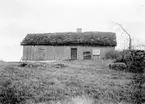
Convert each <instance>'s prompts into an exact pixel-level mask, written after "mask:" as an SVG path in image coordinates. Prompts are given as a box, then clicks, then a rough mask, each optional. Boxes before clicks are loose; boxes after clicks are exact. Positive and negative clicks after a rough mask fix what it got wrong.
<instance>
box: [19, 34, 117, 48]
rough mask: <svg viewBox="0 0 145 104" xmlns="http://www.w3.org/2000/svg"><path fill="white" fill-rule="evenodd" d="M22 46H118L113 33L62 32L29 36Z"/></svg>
mask: <svg viewBox="0 0 145 104" xmlns="http://www.w3.org/2000/svg"><path fill="white" fill-rule="evenodd" d="M21 45H89V46H116V45H117V42H116V34H115V33H113V32H81V33H78V32H60V33H40V34H28V35H27V36H26V37H25V38H24V40H23V41H22V43H21Z"/></svg>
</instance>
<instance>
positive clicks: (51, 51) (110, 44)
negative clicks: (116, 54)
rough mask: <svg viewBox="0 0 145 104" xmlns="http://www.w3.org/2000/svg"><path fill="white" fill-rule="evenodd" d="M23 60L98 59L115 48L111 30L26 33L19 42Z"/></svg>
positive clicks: (114, 37)
mask: <svg viewBox="0 0 145 104" xmlns="http://www.w3.org/2000/svg"><path fill="white" fill-rule="evenodd" d="M21 45H22V46H23V60H29V61H30V60H31V61H46V60H67V59H79V60H83V59H98V58H103V57H104V56H105V53H106V52H108V51H110V50H115V46H116V45H117V42H116V34H115V33H113V32H82V31H81V29H78V31H77V32H57V33H40V34H28V35H27V36H26V37H25V38H24V40H23V41H22V42H21Z"/></svg>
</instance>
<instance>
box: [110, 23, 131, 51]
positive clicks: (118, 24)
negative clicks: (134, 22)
mask: <svg viewBox="0 0 145 104" xmlns="http://www.w3.org/2000/svg"><path fill="white" fill-rule="evenodd" d="M111 22H112V23H114V24H117V25H118V26H120V28H121V29H122V30H123V31H124V32H125V33H126V34H127V35H128V37H129V47H128V48H129V50H130V49H132V39H131V35H130V34H129V33H128V32H127V31H126V29H125V28H124V27H123V26H122V25H121V24H120V23H117V22H113V21H111Z"/></svg>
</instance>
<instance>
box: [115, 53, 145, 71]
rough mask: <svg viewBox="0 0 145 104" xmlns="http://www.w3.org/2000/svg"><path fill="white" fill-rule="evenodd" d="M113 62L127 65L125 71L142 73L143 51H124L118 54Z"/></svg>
mask: <svg viewBox="0 0 145 104" xmlns="http://www.w3.org/2000/svg"><path fill="white" fill-rule="evenodd" d="M115 62H123V63H125V64H126V65H127V69H126V70H127V71H129V72H133V73H142V72H143V71H144V68H145V51H143V50H124V51H122V52H120V54H119V56H118V57H117V58H116V60H115Z"/></svg>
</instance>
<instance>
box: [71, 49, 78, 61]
mask: <svg viewBox="0 0 145 104" xmlns="http://www.w3.org/2000/svg"><path fill="white" fill-rule="evenodd" d="M71 59H72V60H76V59H77V48H71Z"/></svg>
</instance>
